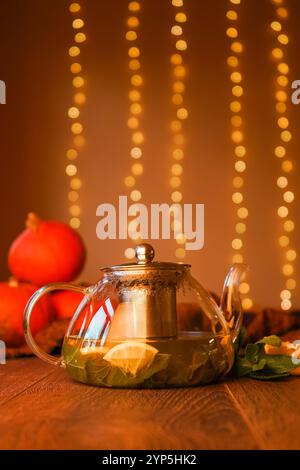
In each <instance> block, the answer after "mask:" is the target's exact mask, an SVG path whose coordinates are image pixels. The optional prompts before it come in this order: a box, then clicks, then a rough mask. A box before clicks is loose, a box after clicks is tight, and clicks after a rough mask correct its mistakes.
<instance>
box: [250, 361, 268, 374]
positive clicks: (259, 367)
mask: <svg viewBox="0 0 300 470" xmlns="http://www.w3.org/2000/svg"><path fill="white" fill-rule="evenodd" d="M266 364H267V360H266V359H260V360H259V361H258V363H257V364H254V366H253V367H252V371H254V372H255V371H258V370H262V369H263V368H264V367H265V366H266Z"/></svg>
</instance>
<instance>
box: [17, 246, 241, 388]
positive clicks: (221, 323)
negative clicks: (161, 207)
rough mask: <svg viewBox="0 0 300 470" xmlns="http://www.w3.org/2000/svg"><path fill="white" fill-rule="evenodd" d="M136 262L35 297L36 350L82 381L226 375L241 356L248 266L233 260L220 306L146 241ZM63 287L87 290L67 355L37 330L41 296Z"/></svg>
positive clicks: (195, 380)
mask: <svg viewBox="0 0 300 470" xmlns="http://www.w3.org/2000/svg"><path fill="white" fill-rule="evenodd" d="M135 253H136V258H137V263H128V264H121V265H118V266H112V267H107V268H103V269H102V270H101V271H102V277H101V279H100V281H99V282H98V283H97V284H95V285H93V286H91V287H88V288H84V287H79V286H76V285H72V284H63V283H57V284H49V285H47V286H45V287H42V288H40V289H39V290H38V291H37V292H36V293H35V294H34V295H33V296H32V297H31V299H30V300H29V302H28V304H27V306H26V309H25V313H24V331H25V338H26V341H27V343H28V345H29V346H30V348H31V349H32V351H33V352H34V353H35V354H36V355H37V356H38V357H40V358H41V359H43V360H45V361H47V362H50V363H51V364H55V365H60V366H62V367H64V368H66V370H67V372H68V373H69V374H70V375H71V376H72V377H73V378H74V379H76V380H78V381H80V382H84V383H87V384H91V385H98V386H103V387H130V388H152V387H172V386H192V385H199V384H207V383H210V382H212V381H215V380H217V379H218V378H220V377H222V376H223V375H225V374H226V373H227V372H228V371H229V370H230V369H231V367H232V365H233V361H234V342H235V340H236V338H237V336H238V333H239V330H240V327H241V324H242V310H241V302H240V296H239V282H240V279H241V276H242V274H243V273H244V271H245V268H246V267H245V265H242V264H235V265H233V266H232V267H231V268H230V270H229V273H228V275H227V277H226V280H225V284H224V288H223V294H222V298H221V305H220V307H219V306H218V305H217V304H216V302H215V300H214V298H213V297H212V296H211V295H210V294H209V293H208V292H207V291H206V290H205V289H204V288H203V287H202V286H201V285H200V284H199V283H198V282H197V281H196V280H195V279H194V278H193V277H192V275H191V272H190V268H191V266H190V265H188V264H183V263H166V262H155V261H153V258H154V250H153V248H152V247H151V246H150V245H148V244H142V245H139V246H137V247H136V250H135ZM56 289H69V290H72V291H76V292H81V293H83V294H85V295H84V298H83V300H82V301H81V303H80V304H79V305H78V307H77V309H76V311H75V313H74V316H73V318H72V320H71V321H70V324H69V326H68V329H67V332H66V335H65V338H64V343H63V347H62V356H61V357H60V358H58V357H54V356H51V355H50V354H47V353H46V352H44V351H42V350H41V349H40V348H39V346H38V345H37V343H36V342H35V340H34V338H33V336H32V334H31V331H30V316H31V313H32V310H33V307H34V305H35V304H36V302H37V301H38V300H39V298H40V297H41V296H42V295H44V294H46V293H48V292H50V291H53V290H56Z"/></svg>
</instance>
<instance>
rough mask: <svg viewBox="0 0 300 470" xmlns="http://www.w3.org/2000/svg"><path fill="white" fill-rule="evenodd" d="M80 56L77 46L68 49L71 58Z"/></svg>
mask: <svg viewBox="0 0 300 470" xmlns="http://www.w3.org/2000/svg"><path fill="white" fill-rule="evenodd" d="M79 54H80V49H79V47H78V46H72V47H70V49H69V56H71V57H76V56H77V55H79Z"/></svg>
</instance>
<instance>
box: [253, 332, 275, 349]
mask: <svg viewBox="0 0 300 470" xmlns="http://www.w3.org/2000/svg"><path fill="white" fill-rule="evenodd" d="M256 344H269V345H270V346H275V348H279V347H280V346H281V339H280V338H279V336H276V335H271V336H265V337H264V338H263V339H261V340H260V341H257V343H256Z"/></svg>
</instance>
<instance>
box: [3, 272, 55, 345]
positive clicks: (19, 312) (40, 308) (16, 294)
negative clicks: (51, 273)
mask: <svg viewBox="0 0 300 470" xmlns="http://www.w3.org/2000/svg"><path fill="white" fill-rule="evenodd" d="M37 289H38V287H36V286H33V285H31V284H27V283H23V282H18V281H16V280H15V279H11V280H10V281H8V282H0V339H1V340H2V341H4V342H5V344H6V346H7V347H11V348H16V347H19V346H22V345H24V344H25V338H24V333H23V313H24V309H25V306H26V304H27V302H28V300H29V299H30V297H31V296H32V295H33V294H34V292H35V291H36V290H37ZM51 320H52V313H51V308H50V303H49V300H48V298H47V297H44V298H42V299H41V300H40V301H39V302H38V303H37V305H36V306H35V307H34V310H33V312H32V318H31V322H30V326H31V331H32V334H33V335H35V334H36V333H38V332H39V331H40V330H42V329H43V328H45V327H46V326H47V325H48V324H49V323H50V321H51Z"/></svg>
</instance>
